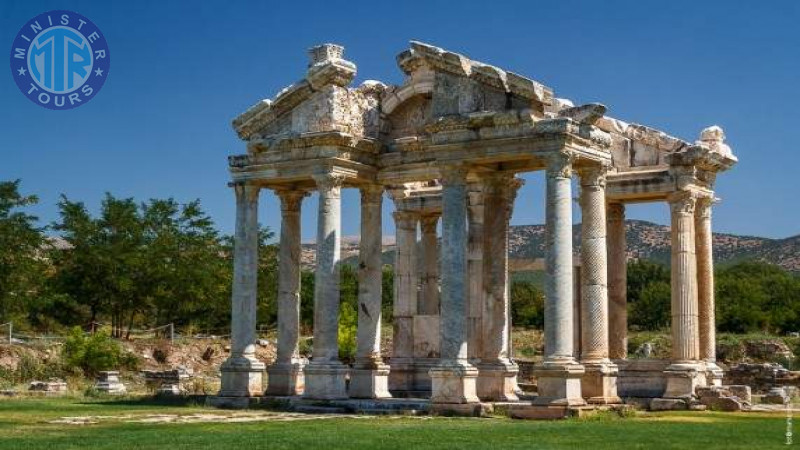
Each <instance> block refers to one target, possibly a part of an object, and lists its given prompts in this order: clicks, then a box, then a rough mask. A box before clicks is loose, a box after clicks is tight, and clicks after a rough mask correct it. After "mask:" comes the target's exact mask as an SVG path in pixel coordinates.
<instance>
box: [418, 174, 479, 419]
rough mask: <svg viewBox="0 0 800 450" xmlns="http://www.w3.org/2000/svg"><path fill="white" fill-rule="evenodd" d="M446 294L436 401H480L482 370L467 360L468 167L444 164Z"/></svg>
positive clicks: (434, 374) (433, 378) (434, 392)
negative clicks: (477, 387) (478, 383)
mask: <svg viewBox="0 0 800 450" xmlns="http://www.w3.org/2000/svg"><path fill="white" fill-rule="evenodd" d="M441 174H442V258H441V264H442V268H441V274H442V294H441V298H440V310H441V314H440V316H439V317H440V318H439V323H440V326H439V329H440V333H441V344H440V349H441V350H440V352H441V353H440V354H441V359H440V361H439V364H438V365H437V366H436V367H434V368H432V369H431V371H430V374H431V382H432V395H431V401H432V402H433V403H435V404H462V403H475V402H478V397H477V395H476V393H475V379H476V378H477V375H478V371H477V370H476V369H475V368H474V367H473V366H472V365H470V363H469V361H468V360H467V333H466V326H467V283H466V281H467V280H466V277H467V255H466V249H467V183H466V175H467V173H466V170H465V168H463V167H459V166H455V167H453V166H449V167H443V168H441Z"/></svg>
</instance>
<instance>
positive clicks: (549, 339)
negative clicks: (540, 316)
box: [534, 153, 585, 406]
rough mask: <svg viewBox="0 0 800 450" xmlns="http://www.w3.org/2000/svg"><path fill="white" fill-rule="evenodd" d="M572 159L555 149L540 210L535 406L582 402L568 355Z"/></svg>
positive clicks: (576, 369) (579, 372)
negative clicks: (542, 272) (542, 250)
mask: <svg viewBox="0 0 800 450" xmlns="http://www.w3.org/2000/svg"><path fill="white" fill-rule="evenodd" d="M571 179H572V161H571V157H570V155H567V154H563V153H555V154H553V155H552V156H551V157H550V160H549V161H548V167H547V206H546V210H545V213H546V214H545V215H546V218H545V226H546V239H545V246H546V258H545V264H546V268H547V275H548V277H547V285H546V293H545V295H546V298H545V305H544V361H542V363H541V364H539V365H538V366H537V367H536V369H535V372H534V373H535V375H536V376H537V379H538V383H539V396H538V397H537V398H536V400H535V401H534V403H535V404H537V405H558V406H571V405H583V404H585V402H584V401H583V398H582V397H581V377H582V376H583V374H584V368H583V366H581V365H580V364H578V363H577V362H576V361H575V358H574V356H573V314H572V186H571Z"/></svg>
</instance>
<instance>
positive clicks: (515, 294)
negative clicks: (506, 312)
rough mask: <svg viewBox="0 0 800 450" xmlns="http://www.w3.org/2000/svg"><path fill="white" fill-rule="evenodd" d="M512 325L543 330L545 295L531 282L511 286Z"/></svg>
mask: <svg viewBox="0 0 800 450" xmlns="http://www.w3.org/2000/svg"><path fill="white" fill-rule="evenodd" d="M510 301H511V323H513V324H514V326H519V327H526V328H538V329H542V327H543V326H544V293H543V292H542V291H541V290H540V289H539V288H538V287H537V286H536V285H535V284H533V283H531V282H529V281H514V282H513V283H512V284H511V298H510Z"/></svg>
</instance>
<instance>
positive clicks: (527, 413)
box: [508, 405, 575, 420]
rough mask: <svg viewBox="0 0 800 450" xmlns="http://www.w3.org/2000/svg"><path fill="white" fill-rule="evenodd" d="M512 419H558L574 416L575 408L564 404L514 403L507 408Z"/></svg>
mask: <svg viewBox="0 0 800 450" xmlns="http://www.w3.org/2000/svg"><path fill="white" fill-rule="evenodd" d="M508 415H509V416H511V418H512V419H528V420H558V419H566V418H568V417H574V416H575V410H574V409H573V408H569V407H566V406H545V405H516V406H512V407H510V408H509V409H508Z"/></svg>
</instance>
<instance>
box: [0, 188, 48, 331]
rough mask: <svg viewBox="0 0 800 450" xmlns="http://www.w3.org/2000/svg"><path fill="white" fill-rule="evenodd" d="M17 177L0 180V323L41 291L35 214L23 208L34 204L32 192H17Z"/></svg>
mask: <svg viewBox="0 0 800 450" xmlns="http://www.w3.org/2000/svg"><path fill="white" fill-rule="evenodd" d="M19 188H20V180H15V181H4V182H0V323H3V322H7V321H10V320H20V319H22V318H25V317H26V316H27V314H28V305H30V304H31V303H32V302H34V301H35V300H36V299H37V297H39V295H40V294H41V293H42V290H43V287H44V286H43V283H42V281H43V279H44V277H45V273H46V268H47V266H46V264H45V261H44V260H43V258H42V256H41V251H42V247H43V245H44V235H43V233H42V229H41V228H39V227H38V226H37V225H36V222H37V220H38V219H37V217H36V216H33V215H31V214H28V213H26V212H25V211H24V208H26V207H28V206H32V205H35V204H36V203H37V202H38V199H37V198H36V196H35V195H24V194H22V193H21V192H20V189H19Z"/></svg>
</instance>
